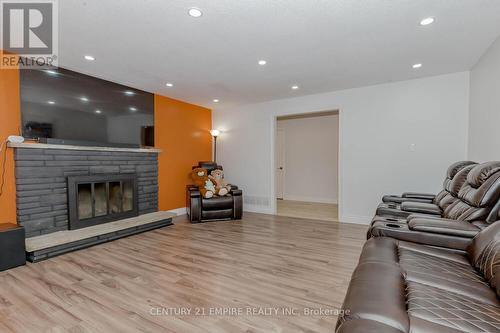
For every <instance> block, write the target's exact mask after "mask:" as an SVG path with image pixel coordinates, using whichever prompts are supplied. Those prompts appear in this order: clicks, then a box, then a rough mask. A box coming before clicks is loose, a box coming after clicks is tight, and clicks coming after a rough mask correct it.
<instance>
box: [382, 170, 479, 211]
mask: <svg viewBox="0 0 500 333" xmlns="http://www.w3.org/2000/svg"><path fill="white" fill-rule="evenodd" d="M475 164H477V163H476V162H472V161H459V162H455V163H453V164H452V165H450V166H449V167H448V169H447V170H446V178H445V179H444V182H443V190H442V191H441V192H439V193H438V194H429V193H418V192H405V193H403V194H402V195H400V196H398V195H384V196H383V197H382V204H380V206H379V208H392V209H399V208H400V205H401V204H402V203H403V202H424V203H435V204H437V203H438V202H439V201H440V200H442V199H443V198H444V197H445V196H446V195H447V194H448V193H449V185H450V182H451V181H452V180H453V178H454V177H455V175H456V174H457V173H458V172H459V171H460V170H462V169H463V168H465V167H466V166H469V165H475ZM377 210H378V209H377ZM388 212H391V211H388Z"/></svg>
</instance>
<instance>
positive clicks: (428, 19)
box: [420, 17, 434, 25]
mask: <svg viewBox="0 0 500 333" xmlns="http://www.w3.org/2000/svg"><path fill="white" fill-rule="evenodd" d="M432 23H434V18H433V17H426V18H424V19H423V20H422V21H420V25H429V24H432Z"/></svg>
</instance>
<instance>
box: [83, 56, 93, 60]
mask: <svg viewBox="0 0 500 333" xmlns="http://www.w3.org/2000/svg"><path fill="white" fill-rule="evenodd" d="M84 58H85V60H88V61H94V60H95V58H94V57H93V56H91V55H86V56H85V57H84Z"/></svg>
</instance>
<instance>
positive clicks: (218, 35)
mask: <svg viewBox="0 0 500 333" xmlns="http://www.w3.org/2000/svg"><path fill="white" fill-rule="evenodd" d="M193 6H194V7H198V8H200V9H202V11H203V16H202V17H201V18H198V19H195V18H192V17H190V16H188V15H187V10H188V8H190V7H193ZM428 16H433V17H435V18H436V22H435V23H434V24H433V25H430V26H427V27H422V26H420V25H419V22H420V20H421V19H422V18H425V17H428ZM499 34H500V1H499V0H288V1H287V0H61V1H59V55H60V58H59V59H60V66H61V67H65V68H68V69H72V70H76V71H80V72H83V73H86V74H90V75H94V76H97V77H101V78H104V79H108V80H111V81H114V82H117V83H121V84H125V85H129V86H132V87H135V88H138V89H143V90H146V91H149V92H154V93H159V94H162V95H166V96H170V97H173V98H176V99H180V100H184V101H188V102H191V103H195V104H198V105H203V106H207V107H211V108H212V107H216V106H217V107H229V106H232V105H237V104H246V103H255V102H261V101H266V100H272V99H279V98H287V97H292V96H298V95H308V94H313V93H319V92H326V91H333V90H338V89H345V88H351V87H359V86H365V85H370V84H376V83H382V82H390V81H399V80H405V79H411V78H416V77H421V76H430V75H438V74H444V73H451V72H457V71H464V70H469V69H470V68H471V67H472V66H473V65H474V64H475V63H476V62H477V60H478V59H479V57H480V56H481V55H482V54H483V53H484V52H485V51H486V49H487V48H488V47H489V45H491V43H492V42H493V41H494V40H495V38H496V37H497V36H498V35H499ZM85 54H91V55H93V56H95V57H96V60H95V61H94V62H88V61H86V60H84V59H83V56H84V55H85ZM260 59H265V60H267V62H268V64H267V65H266V66H262V67H261V66H259V65H258V64H257V61H258V60H260ZM414 63H423V67H422V68H421V69H419V70H414V69H412V67H411V65H412V64H414ZM166 82H172V83H174V87H172V88H167V87H166V86H165V83H166ZM293 84H297V85H299V86H300V89H299V90H295V91H292V90H291V89H290V87H291V86H292V85H293ZM214 98H218V99H220V101H221V102H220V103H219V104H215V103H213V102H212V99H214Z"/></svg>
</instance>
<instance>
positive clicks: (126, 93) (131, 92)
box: [124, 90, 135, 96]
mask: <svg viewBox="0 0 500 333" xmlns="http://www.w3.org/2000/svg"><path fill="white" fill-rule="evenodd" d="M124 94H125V95H127V96H134V95H135V93H134V92H133V91H132V90H126V91H125V92H124Z"/></svg>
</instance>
